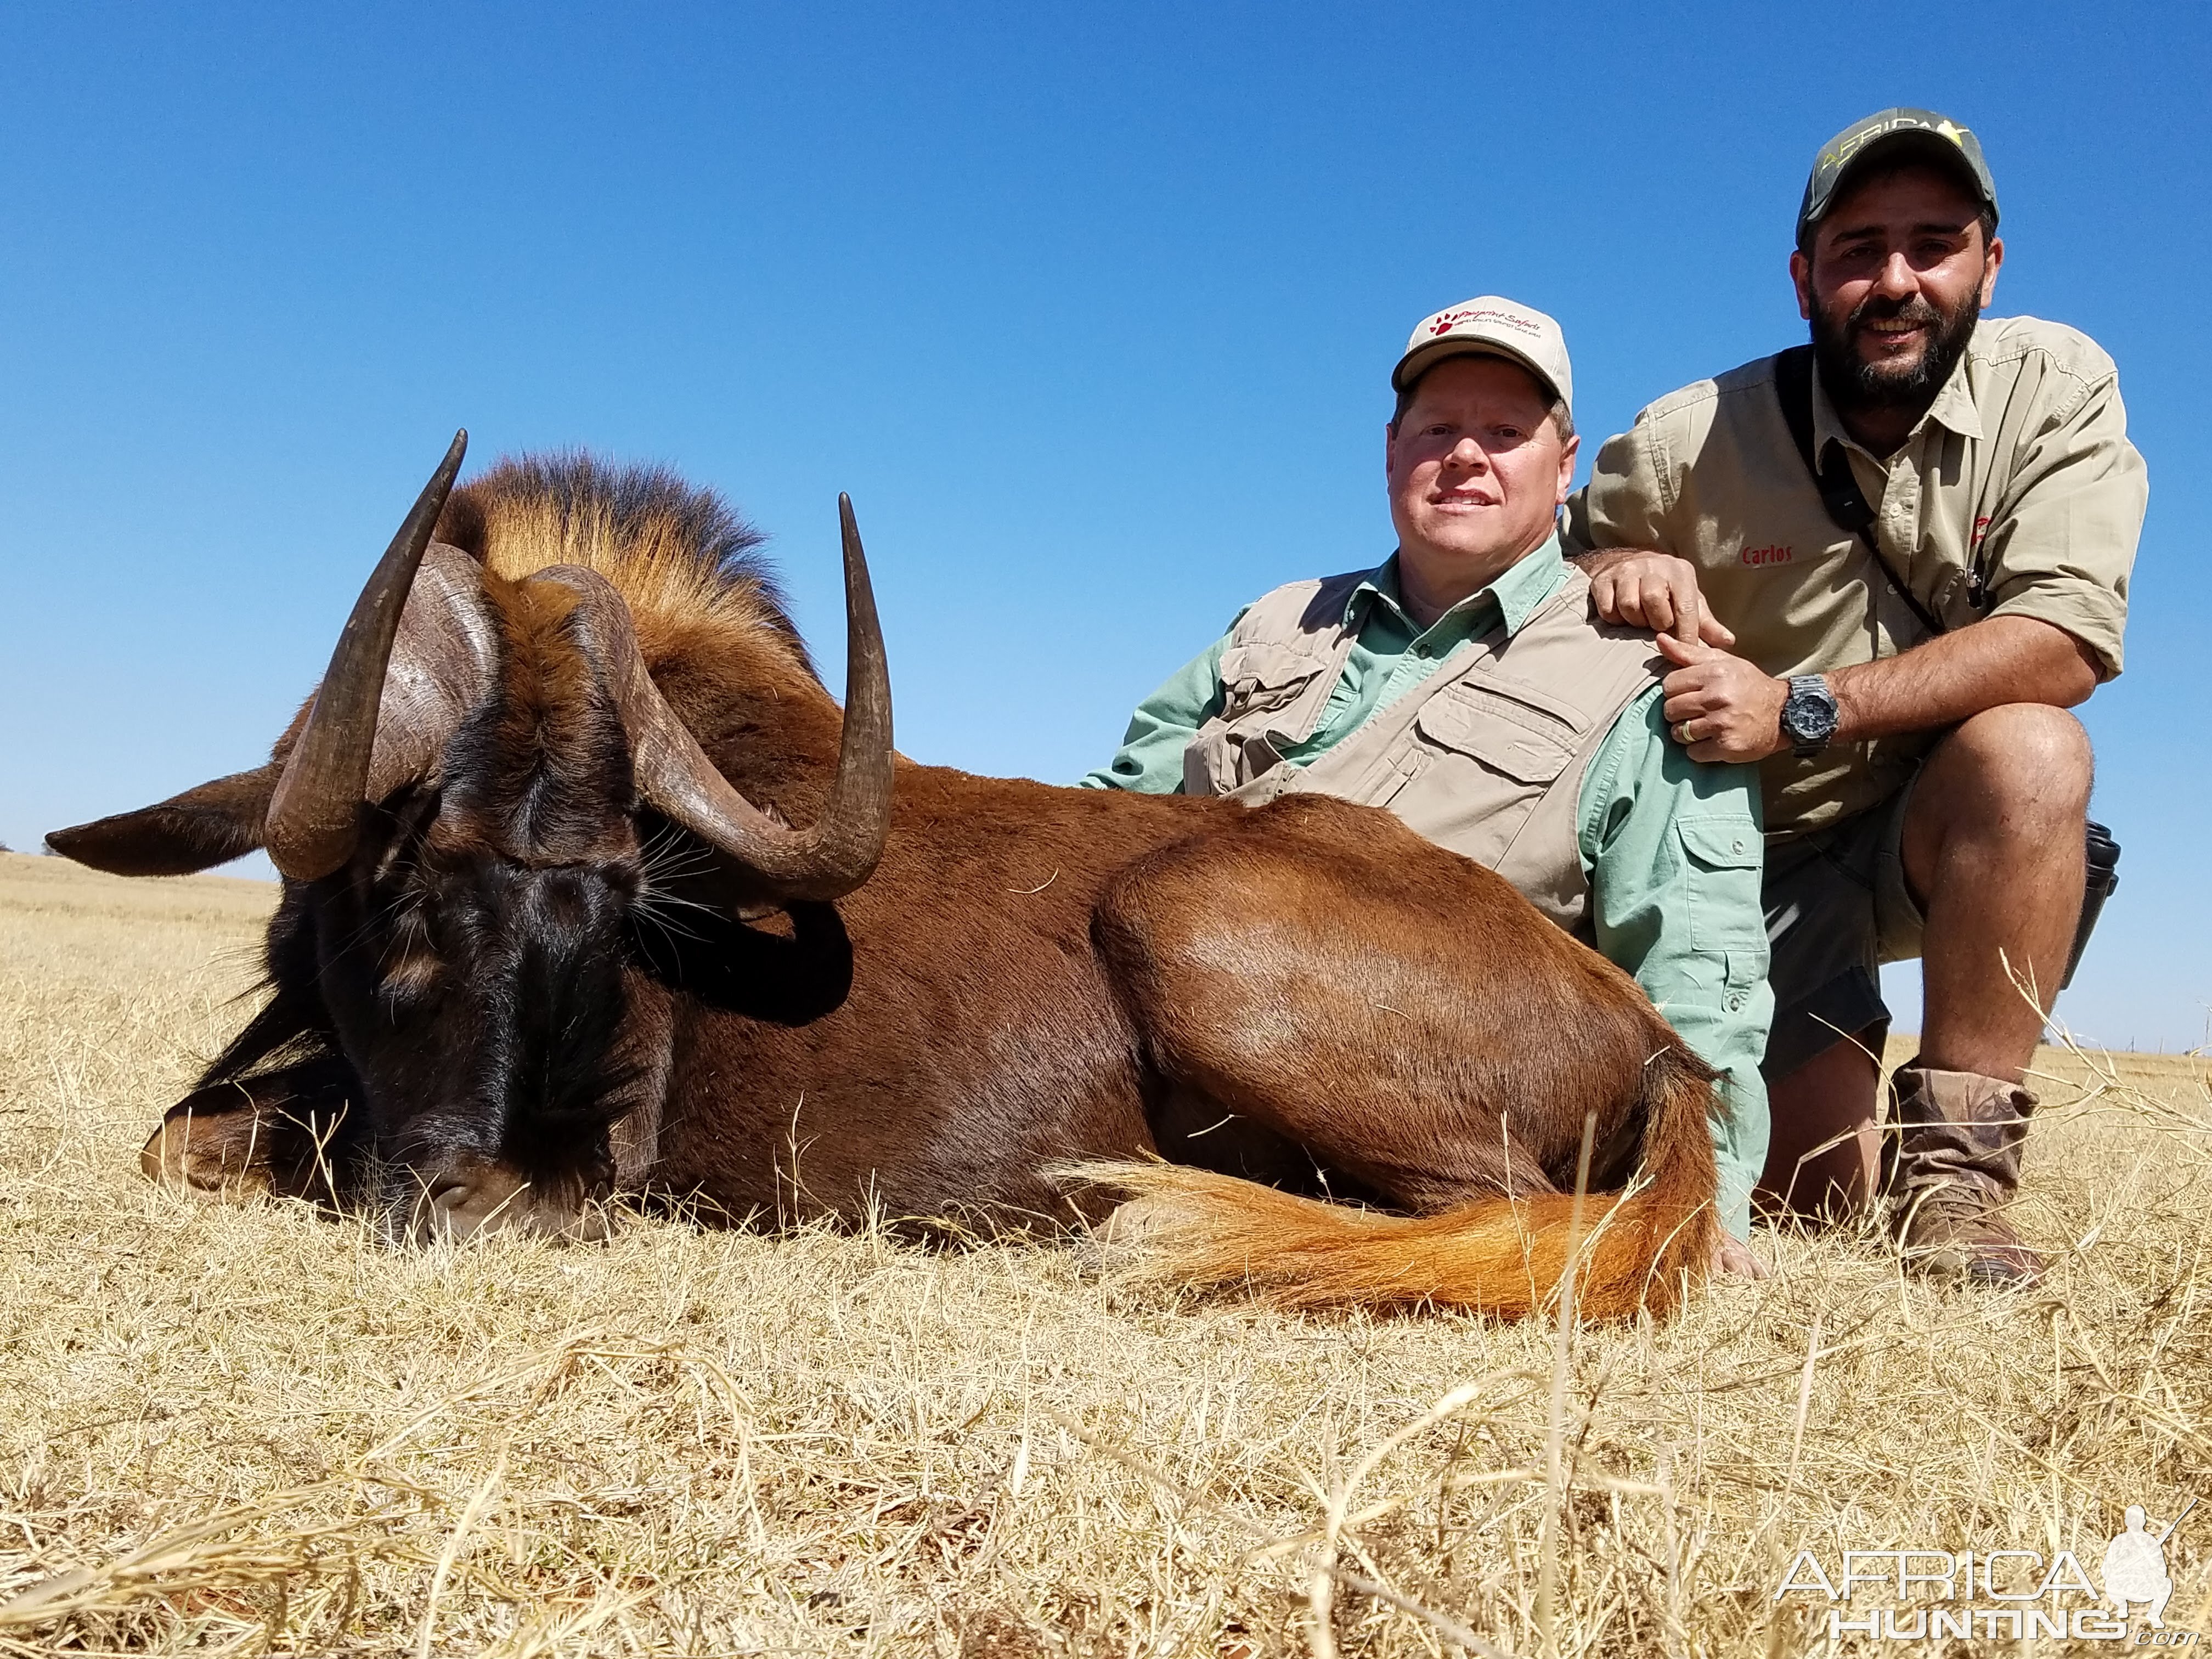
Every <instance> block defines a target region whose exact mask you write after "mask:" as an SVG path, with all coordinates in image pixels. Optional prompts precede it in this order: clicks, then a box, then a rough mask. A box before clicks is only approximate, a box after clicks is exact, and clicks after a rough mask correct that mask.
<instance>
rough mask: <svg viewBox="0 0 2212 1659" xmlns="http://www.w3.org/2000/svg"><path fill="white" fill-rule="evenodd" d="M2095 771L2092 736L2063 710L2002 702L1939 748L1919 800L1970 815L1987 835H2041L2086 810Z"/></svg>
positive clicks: (1974, 718) (1966, 722) (1961, 726)
mask: <svg viewBox="0 0 2212 1659" xmlns="http://www.w3.org/2000/svg"><path fill="white" fill-rule="evenodd" d="M2094 769H2095V763H2094V757H2093V755H2092V753H2091V751H2090V748H2089V734H2088V733H2087V732H2085V731H2083V730H2082V729H2081V721H2080V720H2076V719H2075V718H2074V716H2073V715H2072V714H2069V713H2068V712H2067V711H2066V710H2065V709H2063V708H2052V707H2051V705H2050V704H2048V703H2039V702H2013V703H2002V704H2000V705H1999V706H1998V707H1996V708H1987V709H1984V710H1983V711H1982V712H1981V713H1980V714H1976V715H1974V716H1972V718H1971V719H1968V720H1963V721H1961V722H1960V724H1959V726H1957V727H1956V728H1955V729H1954V730H1953V731H1952V732H1950V733H1949V734H1948V736H1947V737H1945V738H1944V739H1943V740H1942V743H1940V744H1937V745H1936V751H1935V753H1934V754H1933V755H1932V756H1930V757H1929V763H1928V769H1927V772H1926V774H1925V775H1924V776H1923V780H1922V786H1921V788H1920V789H1919V790H1917V791H1916V792H1915V793H1916V797H1918V796H1925V797H1927V799H1929V804H1931V805H1940V806H1944V807H1949V808H1952V809H1954V810H1955V809H1960V808H1963V809H1966V810H1968V811H1972V813H1973V814H1974V816H1975V817H1977V818H1978V819H1980V820H1982V822H1983V824H1984V826H1986V827H1988V828H1997V829H2011V830H2013V831H2014V832H2015V833H2020V834H2034V835H2040V834H2043V833H2045V832H2046V831H2048V830H2051V829H2056V828H2057V827H2059V825H2060V824H2061V823H2063V822H2064V821H2067V820H2070V819H2078V818H2080V817H2081V815H2082V814H2083V813H2084V812H2085V811H2087V807H2088V803H2089V785H2090V782H2091V779H2092V776H2093V772H2094ZM1931 786H1932V787H1931ZM1914 805H1916V806H1917V805H1920V801H1919V799H1916V800H1915V803H1914ZM1947 816H1948V813H1947Z"/></svg>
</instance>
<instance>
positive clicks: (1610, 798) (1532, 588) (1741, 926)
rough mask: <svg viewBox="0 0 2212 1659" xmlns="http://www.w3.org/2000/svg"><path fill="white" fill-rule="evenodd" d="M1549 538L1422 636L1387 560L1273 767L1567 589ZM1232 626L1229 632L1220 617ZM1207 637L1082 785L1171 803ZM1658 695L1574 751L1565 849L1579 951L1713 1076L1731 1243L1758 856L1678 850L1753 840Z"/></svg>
mask: <svg viewBox="0 0 2212 1659" xmlns="http://www.w3.org/2000/svg"><path fill="white" fill-rule="evenodd" d="M1566 577H1567V566H1566V564H1565V562H1564V561H1563V560H1562V559H1561V558H1560V556H1559V543H1558V542H1557V541H1556V540H1553V541H1550V542H1547V543H1546V544H1544V545H1543V546H1542V547H1541V548H1539V549H1537V550H1535V551H1534V552H1533V553H1531V554H1529V555H1528V556H1526V557H1525V558H1522V560H1520V561H1519V562H1517V563H1516V564H1515V565H1514V566H1513V567H1512V568H1510V569H1509V570H1507V571H1506V572H1505V573H1504V574H1503V575H1501V576H1500V577H1498V580H1496V581H1495V582H1493V583H1492V584H1491V586H1488V587H1486V588H1485V589H1483V590H1482V591H1481V592H1479V593H1476V594H1474V595H1473V596H1472V597H1470V598H1468V599H1462V601H1461V602H1460V603H1459V604H1457V605H1454V606H1453V607H1452V608H1451V609H1450V610H1449V611H1446V612H1445V613H1444V614H1443V616H1442V617H1439V618H1437V621H1436V622H1435V623H1433V624H1432V625H1431V626H1430V627H1428V628H1426V629H1424V628H1422V627H1420V626H1419V624H1418V623H1415V622H1414V621H1413V618H1412V617H1410V616H1408V615H1407V612H1406V611H1405V608H1404V607H1403V605H1401V603H1400V601H1399V598H1398V564H1397V559H1396V556H1395V555H1394V556H1392V557H1390V558H1389V559H1388V560H1386V561H1384V562H1383V564H1382V565H1381V566H1379V567H1378V568H1376V569H1375V570H1374V571H1372V572H1371V573H1370V574H1369V575H1368V577H1367V578H1366V580H1364V581H1362V582H1361V583H1360V584H1359V586H1358V589H1357V590H1356V591H1355V592H1353V594H1352V599H1351V600H1350V601H1349V603H1348V607H1347V611H1346V617H1347V619H1348V620H1352V621H1353V622H1354V623H1355V625H1356V628H1357V630H1358V631H1357V635H1356V637H1355V639H1354V641H1353V642H1352V652H1351V655H1350V656H1349V657H1348V658H1347V659H1346V662H1345V665H1344V672H1343V674H1342V676H1341V677H1340V678H1339V679H1338V681H1337V684H1336V686H1335V688H1334V690H1332V691H1331V693H1330V695H1329V699H1328V705H1327V706H1326V708H1324V709H1323V710H1322V717H1321V719H1320V720H1318V721H1317V722H1316V725H1315V726H1314V731H1313V735H1312V736H1311V737H1310V738H1307V739H1306V740H1305V741H1304V742H1303V743H1300V744H1295V745H1292V746H1291V747H1290V748H1289V749H1287V750H1285V752H1284V755H1283V758H1284V759H1285V761H1287V762H1289V763H1291V765H1293V766H1304V765H1306V764H1308V763H1310V762H1312V761H1313V760H1315V759H1316V757H1319V756H1321V755H1322V754H1323V753H1325V752H1327V751H1328V750H1329V749H1331V748H1333V747H1334V746H1335V745H1336V744H1339V743H1340V742H1342V741H1343V740H1344V739H1345V738H1347V737H1349V736H1350V735H1351V734H1352V732H1355V731H1357V730H1358V728H1359V727H1360V726H1363V725H1364V724H1365V723H1366V721H1367V720H1370V719H1371V718H1372V717H1373V716H1374V715H1376V714H1378V713H1380V712H1381V711H1382V710H1383V709H1384V708H1388V707H1389V705H1390V704H1391V703H1393V702H1395V701H1396V700H1397V699H1398V698H1400V697H1401V696H1404V695H1405V694H1406V693H1407V691H1410V690H1413V688H1414V687H1415V686H1417V685H1419V684H1421V683H1422V682H1423V681H1425V680H1426V679H1427V678H1429V677H1430V676H1431V674H1434V673H1436V672H1437V671H1438V670H1440V669H1442V668H1443V667H1444V666H1445V665H1447V664H1449V662H1450V661H1451V660H1452V659H1453V658H1454V657H1455V655H1456V654H1457V653H1458V652H1459V651H1460V650H1461V649H1462V647H1465V646H1467V645H1468V643H1469V642H1470V641H1474V640H1478V639H1480V638H1481V637H1482V636H1483V635H1486V634H1487V633H1489V632H1490V631H1491V630H1492V629H1495V628H1497V627H1498V625H1499V624H1500V623H1503V624H1504V628H1505V630H1506V633H1507V634H1508V635H1509V636H1510V635H1512V634H1514V633H1516V632H1518V631H1519V629H1520V628H1521V626H1522V623H1526V622H1527V621H1528V618H1529V617H1532V616H1534V614H1535V613H1536V612H1537V611H1539V610H1540V609H1541V608H1542V606H1543V605H1544V602H1545V601H1546V600H1547V599H1550V598H1551V597H1552V595H1553V593H1555V592H1558V591H1559V584H1560V583H1561V582H1563V581H1565V580H1566ZM1234 625H1235V624H1234V623H1233V622H1232V623H1231V627H1232V628H1233V627H1234ZM1227 643H1228V636H1227V635H1223V637H1222V638H1221V639H1219V640H1217V641H1214V643H1213V644H1212V645H1211V646H1209V647H1207V648H1206V650H1204V651H1202V652H1200V653H1199V654H1198V655H1197V656H1195V657H1194V658H1193V659H1191V660H1190V661H1189V662H1188V663H1186V664H1185V665H1183V666H1182V669H1181V670H1179V671H1177V672H1176V674H1175V675H1174V676H1172V677H1171V678H1170V679H1169V680H1168V682H1167V684H1164V685H1163V686H1161V687H1160V689H1159V690H1157V691H1155V692H1153V693H1152V696H1149V697H1147V698H1146V699H1145V701H1144V702H1142V703H1140V704H1139V705H1138V708H1137V712H1136V714H1134V715H1133V717H1132V718H1131V720H1130V721H1129V729H1128V732H1127V735H1126V736H1125V737H1124V738H1122V741H1121V749H1120V750H1119V751H1118V752H1117V753H1116V754H1115V757H1114V758H1113V760H1112V761H1111V762H1110V763H1108V764H1107V765H1106V766H1104V767H1102V768H1101V769H1098V770H1097V771H1096V772H1093V773H1091V775H1089V776H1088V777H1086V778H1085V779H1084V780H1083V782H1084V783H1085V785H1086V786H1088V787H1092V788H1113V789H1134V790H1139V791H1141V792H1143V793H1147V794H1158V795H1167V794H1174V793H1176V792H1178V791H1179V790H1181V788H1182V777H1183V769H1182V757H1183V750H1184V749H1185V748H1186V747H1187V746H1188V744H1189V743H1190V741H1191V739H1192V738H1194V737H1195V736H1196V735H1197V734H1198V729H1199V727H1200V726H1203V725H1205V724H1206V721H1207V720H1211V719H1212V718H1213V716H1214V715H1216V714H1219V713H1220V711H1221V708H1222V687H1221V672H1220V669H1221V653H1222V651H1223V650H1224V649H1225V647H1226V645H1227ZM1661 701H1662V699H1661V696H1660V691H1659V688H1658V686H1657V685H1656V684H1655V685H1654V686H1652V688H1651V689H1650V690H1649V691H1646V692H1644V693H1642V694H1641V695H1639V696H1638V697H1637V698H1636V699H1635V701H1633V702H1631V703H1630V704H1629V705H1628V707H1627V708H1624V709H1623V710H1622V711H1621V712H1620V714H1619V715H1618V716H1617V717H1616V718H1615V719H1614V720H1613V726H1612V729H1611V730H1610V731H1608V732H1607V733H1606V735H1605V738H1604V740H1603V741H1602V742H1601V744H1599V746H1598V750H1597V752H1596V753H1595V755H1594V756H1593V757H1591V760H1590V764H1589V769H1588V770H1587V772H1585V774H1584V775H1583V787H1582V796H1581V799H1580V801H1579V803H1578V806H1579V811H1578V815H1577V823H1578V826H1579V827H1578V833H1577V843H1578V847H1579V850H1580V852H1581V855H1582V866H1583V875H1584V877H1585V878H1587V879H1588V880H1589V888H1590V908H1589V919H1590V922H1591V926H1592V928H1593V930H1594V931H1593V936H1592V942H1593V943H1594V944H1595V945H1596V947H1597V949H1598V950H1599V951H1600V952H1601V953H1602V954H1603V955H1604V956H1605V957H1607V959H1608V960H1609V961H1612V962H1613V963H1617V964H1618V965H1620V967H1621V968H1623V969H1626V970H1627V971H1628V972H1629V973H1630V974H1632V975H1634V977H1635V979H1636V982H1637V983H1638V985H1640V986H1642V987H1644V994H1645V995H1646V996H1648V997H1650V999H1651V1000H1652V1003H1653V1004H1654V1006H1656V1007H1657V1008H1658V1009H1659V1011H1660V1012H1662V1014H1664V1015H1665V1016H1666V1017H1667V1018H1668V1021H1669V1023H1671V1024H1673V1025H1674V1029H1675V1030H1677V1031H1679V1032H1680V1033H1681V1036H1682V1040H1683V1041H1684V1042H1687V1043H1688V1044H1689V1045H1690V1047H1691V1048H1692V1049H1694V1050H1696V1052H1697V1053H1698V1054H1699V1055H1701V1056H1702V1057H1703V1058H1704V1059H1705V1061H1706V1063H1707V1064H1709V1065H1711V1066H1716V1067H1717V1068H1718V1069H1719V1070H1721V1071H1722V1072H1723V1073H1725V1077H1724V1080H1723V1085H1722V1089H1721V1094H1722V1096H1723V1102H1724V1103H1725V1105H1726V1106H1727V1107H1728V1111H1727V1112H1726V1114H1725V1115H1723V1116H1722V1117H1720V1118H1717V1119H1716V1120H1715V1121H1714V1124H1713V1140H1714V1145H1715V1146H1716V1148H1717V1152H1718V1153H1719V1158H1720V1168H1721V1192H1720V1212H1721V1219H1722V1221H1723V1223H1724V1224H1725V1225H1727V1227H1728V1229H1729V1231H1730V1232H1731V1233H1733V1234H1735V1236H1736V1237H1738V1238H1742V1237H1747V1236H1748V1235H1749V1232H1750V1230H1751V1188H1752V1186H1753V1182H1756V1181H1757V1180H1758V1178H1759V1170H1760V1168H1761V1166H1762V1165H1763V1164H1765V1158H1766V1133H1767V1122H1766V1085H1765V1082H1764V1081H1763V1080H1762V1079H1761V1078H1760V1077H1759V1057H1760V1056H1761V1055H1762V1054H1764V1053H1765V1048H1766V1028H1767V1024H1768V1022H1769V1021H1770V1020H1771V1018H1773V1014H1774V998H1773V994H1772V993H1771V991H1770V990H1769V989H1768V988H1767V984H1766V928H1765V921H1764V919H1763V916H1762V915H1761V912H1760V909H1759V876H1760V872H1759V866H1758V864H1757V863H1756V862H1755V861H1754V862H1753V863H1751V864H1749V865H1734V866H1726V867H1721V866H1712V865H1709V864H1707V863H1705V862H1703V861H1701V860H1697V859H1694V858H1692V857H1691V856H1689V854H1688V853H1687V851H1686V847H1685V843H1684V840H1683V837H1682V836H1680V834H1679V833H1678V831H1677V827H1676V826H1677V824H1678V823H1680V821H1681V820H1683V819H1685V818H1694V819H1701V820H1705V821H1706V822H1707V823H1711V822H1712V821H1714V820H1716V819H1731V818H1733V819H1736V820H1740V821H1741V823H1742V825H1743V829H1744V836H1743V838H1744V840H1745V842H1747V844H1748V845H1749V846H1751V847H1753V848H1757V847H1758V846H1759V842H1760V834H1759V777H1758V773H1757V772H1756V771H1755V770H1754V769H1753V768H1750V767H1747V766H1705V765H1701V764H1700V763H1698V762H1695V761H1692V760H1691V759H1690V758H1689V757H1687V756H1686V755H1685V754H1684V753H1683V752H1682V750H1680V748H1679V747H1678V746H1677V745H1676V744H1674V742H1673V740H1672V739H1671V738H1668V734H1667V726H1666V717H1665V715H1664V714H1662V712H1661V709H1660V703H1661Z"/></svg>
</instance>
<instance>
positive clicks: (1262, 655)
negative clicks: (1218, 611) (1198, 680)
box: [1219, 645, 1328, 726]
mask: <svg viewBox="0 0 2212 1659" xmlns="http://www.w3.org/2000/svg"><path fill="white" fill-rule="evenodd" d="M1327 667H1328V659H1326V658H1323V657H1316V656H1315V655H1313V654H1312V653H1310V652H1305V651H1297V650H1293V649H1291V648H1290V647H1285V646H1280V645H1232V646H1231V647H1229V648H1228V649H1227V650H1226V651H1224V652H1223V653H1221V669H1220V676H1221V714H1220V716H1219V718H1220V720H1222V721H1223V723H1224V724H1225V725H1231V726H1234V725H1236V724H1237V723H1238V722H1239V721H1242V720H1248V719H1249V718H1251V717H1252V716H1253V715H1255V714H1273V712H1274V711H1275V710H1277V709H1279V708H1287V707H1289V706H1290V704H1291V703H1292V702H1296V701H1297V696H1298V694H1299V693H1300V692H1301V691H1303V690H1305V689H1306V687H1307V686H1308V685H1310V684H1312V682H1313V678H1314V676H1316V674H1319V673H1320V672H1321V671H1322V670H1324V669H1325V668H1327Z"/></svg>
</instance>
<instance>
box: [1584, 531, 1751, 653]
mask: <svg viewBox="0 0 2212 1659" xmlns="http://www.w3.org/2000/svg"><path fill="white" fill-rule="evenodd" d="M1575 562H1576V563H1577V565H1579V566H1581V567H1582V571H1583V574H1584V575H1586V576H1588V577H1589V579H1590V598H1591V599H1593V600H1595V602H1596V605H1597V614H1598V615H1599V616H1600V617H1602V618H1603V619H1604V620H1606V621H1607V622H1609V623H1626V625H1627V626H1629V627H1631V628H1648V629H1650V630H1651V631H1652V632H1653V633H1655V634H1672V635H1674V636H1675V637H1676V638H1677V639H1682V640H1702V641H1705V643H1706V644H1707V645H1716V646H1721V647H1727V646H1731V645H1734V644H1735V635H1734V634H1732V633H1730V632H1729V630H1728V629H1726V628H1724V627H1723V626H1722V625H1721V620H1720V618H1719V617H1716V616H1714V615H1713V613H1712V611H1711V610H1710V609H1708V608H1707V606H1706V605H1705V594H1704V593H1703V592H1700V591H1699V587H1698V567H1697V566H1695V565H1693V564H1692V563H1691V562H1689V561H1688V560H1687V559H1678V558H1676V557H1675V556H1674V555H1673V554H1671V553H1655V552H1652V551H1651V550H1650V549H1648V548H1641V547H1604V548H1600V549H1599V550H1597V551H1596V552H1595V553H1585V554H1583V555H1582V556H1580V557H1578V558H1577V559H1576V561H1575Z"/></svg>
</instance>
